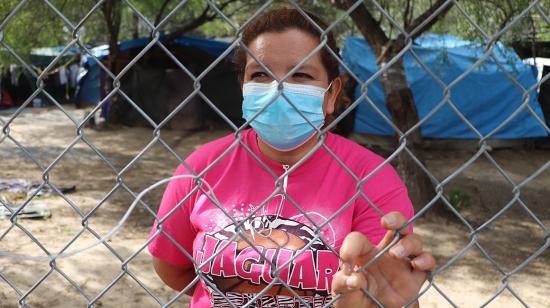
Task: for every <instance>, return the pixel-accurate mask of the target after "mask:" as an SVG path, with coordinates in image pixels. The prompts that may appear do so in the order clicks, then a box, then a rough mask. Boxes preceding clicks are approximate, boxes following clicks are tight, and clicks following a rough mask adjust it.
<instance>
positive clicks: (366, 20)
mask: <svg viewBox="0 0 550 308" xmlns="http://www.w3.org/2000/svg"><path fill="white" fill-rule="evenodd" d="M333 3H334V4H335V5H336V6H337V7H338V8H340V9H342V10H348V9H349V8H350V7H351V6H352V5H353V4H354V3H355V0H333ZM350 17H351V19H353V21H354V22H355V25H356V26H357V29H358V30H359V31H360V32H361V34H362V35H363V37H364V38H365V40H366V41H367V43H369V45H370V46H371V48H372V50H373V51H374V53H375V54H376V55H380V54H381V53H382V49H383V46H384V44H386V43H387V42H388V41H389V39H388V37H387V36H386V33H384V30H382V28H381V26H380V23H378V22H377V21H376V20H375V19H374V17H373V16H372V14H371V13H370V12H369V10H368V9H367V8H366V7H365V5H364V4H361V5H359V6H358V7H356V8H355V10H353V11H352V12H351V13H350Z"/></svg>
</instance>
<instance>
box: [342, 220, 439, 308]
mask: <svg viewBox="0 0 550 308" xmlns="http://www.w3.org/2000/svg"><path fill="white" fill-rule="evenodd" d="M406 222H407V219H406V218H405V217H404V216H403V215H402V214H401V213H399V212H392V213H389V214H387V215H385V216H384V217H383V218H382V225H383V226H384V227H385V228H386V229H387V230H388V231H387V233H386V235H385V236H384V238H383V239H382V241H380V244H378V246H374V245H373V244H371V242H370V241H369V240H368V239H367V238H366V237H365V236H364V235H363V234H362V233H360V232H352V233H350V234H348V235H347V236H346V238H345V239H344V242H343V244H342V247H341V248H340V259H341V260H340V262H341V267H340V270H339V271H338V272H337V273H336V274H335V275H334V278H333V281H332V296H333V297H335V296H337V295H338V294H342V296H341V297H340V298H339V299H338V300H337V301H336V302H335V307H337V308H338V307H346V308H349V307H360V308H363V307H375V306H376V305H375V303H374V302H372V301H371V300H370V299H369V297H368V296H367V295H366V294H365V293H364V292H363V291H362V290H361V288H366V289H367V290H368V291H369V292H370V294H371V295H373V296H374V297H375V298H376V299H377V300H378V301H379V302H380V303H381V304H383V305H384V306H385V307H402V306H404V305H406V304H407V303H409V302H410V301H411V300H413V299H414V298H415V297H416V295H417V294H418V292H419V291H420V288H421V287H422V284H423V283H424V282H425V281H426V278H427V271H432V270H434V268H435V260H434V258H433V257H432V255H431V254H429V253H427V252H424V251H423V250H422V240H421V239H420V237H419V236H418V235H416V234H408V232H407V228H403V229H402V230H400V229H401V227H402V226H403V225H404V224H405V223H406ZM396 230H399V233H400V234H401V235H402V237H401V238H400V240H399V241H398V242H397V243H396V244H395V245H394V246H393V247H392V248H391V249H390V250H389V251H388V253H386V254H384V255H382V256H381V257H380V258H379V259H378V260H376V261H375V262H374V263H372V264H371V265H370V266H369V267H367V268H366V269H365V270H364V271H362V272H359V273H356V272H355V269H356V268H359V267H360V266H361V265H363V264H365V263H367V262H368V261H369V260H371V259H372V258H374V256H375V255H376V254H377V253H378V252H380V251H382V250H383V249H384V248H385V247H386V246H388V245H389V244H390V243H391V241H392V240H393V238H394V232H395V231H396Z"/></svg>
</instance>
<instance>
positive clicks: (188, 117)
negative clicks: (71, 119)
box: [77, 37, 242, 130]
mask: <svg viewBox="0 0 550 308" xmlns="http://www.w3.org/2000/svg"><path fill="white" fill-rule="evenodd" d="M160 40H161V41H162V40H163V37H161V38H160ZM149 42H150V39H149V38H140V39H135V40H130V41H124V42H121V43H120V44H119V48H120V56H119V61H120V62H119V63H117V66H118V67H124V66H125V65H127V64H128V63H129V62H130V61H131V60H132V59H133V58H134V57H135V56H136V55H137V54H138V53H139V52H140V51H141V50H143V48H144V47H145V46H146V45H147V44H148V43H149ZM228 47H229V44H228V43H226V42H221V41H216V40H211V39H203V38H192V37H180V38H177V39H175V40H173V41H172V42H171V43H170V44H169V45H168V46H167V48H168V49H169V50H170V51H171V52H172V53H173V54H174V56H175V57H176V58H177V59H178V60H179V61H180V62H181V63H182V64H184V65H185V66H186V68H187V69H188V70H189V71H190V72H191V73H192V74H193V75H194V76H198V75H200V74H201V73H202V72H203V71H204V70H205V69H206V68H207V67H208V66H209V65H210V64H211V63H212V62H213V61H214V60H215V59H216V58H217V57H218V56H219V55H221V54H222V53H223V52H224V51H225V50H226V49H227V48H228ZM92 52H93V54H94V55H95V56H96V57H97V58H98V59H100V60H101V59H105V58H106V57H107V55H108V54H109V50H108V47H107V46H106V45H104V46H99V47H96V48H94V49H92ZM86 66H87V69H88V70H87V73H86V74H85V75H83V76H81V81H80V88H79V90H78V94H77V104H79V105H83V104H97V103H98V102H99V101H100V100H101V93H100V90H101V84H102V82H104V83H105V82H112V81H111V80H108V76H107V74H106V73H105V72H103V70H102V69H101V68H100V66H99V65H98V63H97V61H96V60H95V59H93V58H92V57H88V59H87V60H86ZM102 80H103V81H102ZM200 85H201V92H202V93H204V95H205V96H206V97H207V98H208V99H209V100H210V101H211V102H212V103H213V104H214V105H215V106H216V108H218V109H219V110H220V111H222V112H223V113H224V114H225V115H226V116H227V117H228V118H229V119H230V120H232V121H233V122H234V123H242V119H241V93H240V87H239V85H238V81H237V78H236V75H235V71H234V69H233V67H232V65H231V63H230V61H227V60H225V59H224V60H223V61H221V62H219V63H218V64H217V65H215V66H214V67H213V68H212V70H211V71H210V72H209V73H207V74H206V75H205V76H204V77H203V78H202V79H201V80H200ZM121 89H122V91H123V92H124V93H125V94H126V95H128V97H129V98H130V99H132V100H133V101H134V102H135V103H136V105H138V106H139V107H140V108H141V109H142V110H143V112H144V113H145V114H147V116H148V117H150V118H151V119H152V120H153V121H155V122H156V123H160V122H161V121H163V120H164V119H165V117H166V116H167V115H169V114H170V113H171V112H172V111H173V110H174V109H176V108H177V106H178V105H179V104H180V103H181V102H182V101H183V100H184V99H185V98H186V97H187V96H188V95H189V94H190V93H192V92H193V90H194V81H193V80H192V79H191V78H190V77H189V76H188V75H187V74H186V73H185V72H184V71H183V70H181V69H180V68H179V67H178V66H177V65H176V63H175V62H174V61H173V60H172V59H171V58H170V57H169V56H168V55H167V54H166V53H165V52H164V51H163V50H161V49H160V48H159V47H157V46H154V47H153V48H151V49H150V50H149V51H148V52H147V53H146V54H145V56H144V57H143V58H141V59H140V60H139V61H138V62H137V63H136V64H135V65H133V66H132V67H131V69H130V70H129V71H128V72H127V73H126V74H125V75H124V77H123V78H122V80H121ZM118 102H122V104H119V103H117V104H114V105H113V106H112V107H113V108H110V107H111V106H109V107H107V108H106V110H107V112H106V114H105V116H106V117H108V118H110V119H111V121H112V122H118V123H122V124H125V125H130V126H133V125H146V126H147V125H149V124H148V123H149V122H148V120H147V119H146V118H145V117H143V115H142V114H141V113H140V112H139V111H137V110H136V109H135V108H134V107H133V106H131V104H129V103H128V102H127V101H126V100H125V99H124V98H122V97H120V96H119V97H118ZM115 105H116V109H115ZM220 120H221V118H220V117H219V116H218V115H217V114H216V113H215V112H214V111H213V109H212V108H211V107H210V106H208V105H207V103H205V101H204V99H203V98H201V97H199V96H198V95H195V96H194V97H193V98H192V99H191V100H190V101H189V102H188V103H187V104H186V106H185V107H184V108H183V109H182V110H181V111H179V112H178V113H177V114H176V115H175V116H174V118H172V120H171V121H170V123H169V127H171V128H174V129H183V130H191V129H198V128H203V127H205V126H208V125H211V124H213V122H219V121H220Z"/></svg>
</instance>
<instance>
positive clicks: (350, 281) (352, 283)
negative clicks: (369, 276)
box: [346, 276, 359, 289]
mask: <svg viewBox="0 0 550 308" xmlns="http://www.w3.org/2000/svg"><path fill="white" fill-rule="evenodd" d="M346 286H347V287H348V288H350V289H355V288H357V287H359V278H357V276H350V277H348V278H347V279H346Z"/></svg>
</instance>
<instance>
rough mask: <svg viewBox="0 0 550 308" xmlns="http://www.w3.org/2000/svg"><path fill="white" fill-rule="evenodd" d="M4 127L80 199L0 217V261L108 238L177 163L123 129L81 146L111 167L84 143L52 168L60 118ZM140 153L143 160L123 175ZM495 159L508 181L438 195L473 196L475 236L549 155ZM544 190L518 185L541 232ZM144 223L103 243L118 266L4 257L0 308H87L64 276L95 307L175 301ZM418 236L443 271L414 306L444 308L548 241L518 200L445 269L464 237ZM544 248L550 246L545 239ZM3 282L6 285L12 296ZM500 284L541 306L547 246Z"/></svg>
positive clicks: (502, 153)
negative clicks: (35, 215)
mask: <svg viewBox="0 0 550 308" xmlns="http://www.w3.org/2000/svg"><path fill="white" fill-rule="evenodd" d="M69 112H70V113H71V114H72V115H73V116H74V117H75V118H76V119H80V118H81V117H82V116H83V113H84V112H83V111H82V110H74V109H69ZM8 118H9V115H7V114H0V119H2V120H3V121H6V120H7V119H8ZM0 124H1V123H0ZM10 128H11V132H10V135H11V136H12V137H13V138H14V139H16V140H17V141H18V142H20V143H21V144H22V145H24V146H25V147H26V149H27V150H28V151H29V152H30V153H32V154H33V155H34V156H35V157H36V158H37V161H38V162H39V163H40V164H42V165H43V166H44V167H48V166H50V167H53V168H51V171H49V172H48V176H49V180H50V182H52V183H55V184H56V185H58V186H60V187H63V186H72V185H76V187H77V191H76V192H74V193H71V194H67V195H66V199H64V198H62V197H60V196H58V195H55V194H54V195H52V196H50V197H46V198H42V199H41V200H37V202H38V201H39V202H43V203H45V204H47V206H48V207H49V209H50V210H51V212H52V216H51V217H50V218H48V219H42V220H19V221H18V224H17V225H16V226H12V225H11V223H10V222H9V221H7V220H0V236H2V237H0V252H5V251H9V252H11V253H15V254H19V255H27V256H29V255H31V256H44V255H45V254H44V252H43V251H42V250H41V248H39V246H38V245H36V244H35V243H34V242H33V241H32V240H31V239H30V238H29V236H28V235H27V234H26V233H30V234H32V236H33V237H35V239H36V240H37V241H39V242H40V243H42V245H43V247H44V248H45V249H47V250H48V251H50V252H57V251H59V250H60V249H62V248H63V247H65V246H66V245H67V244H68V243H70V242H71V241H72V240H73V239H75V238H76V237H77V236H78V235H79V234H80V233H81V232H82V236H80V237H78V239H77V240H76V241H75V242H74V243H73V244H72V245H71V248H70V249H69V250H71V249H74V248H78V247H83V246H85V245H86V244H89V243H91V242H92V241H93V240H94V236H93V235H92V234H91V232H90V230H93V231H94V232H96V233H97V234H99V235H105V234H106V233H107V232H108V231H109V230H110V229H111V228H112V227H113V226H114V225H115V224H116V222H117V221H118V220H119V219H120V218H121V217H122V215H123V214H124V212H125V211H126V209H127V208H128V206H129V205H130V204H131V202H132V201H133V197H132V196H131V194H137V193H139V192H140V191H142V190H143V189H145V188H146V187H148V186H149V185H151V184H153V183H154V182H156V181H157V180H159V179H161V178H165V177H168V176H170V175H171V173H172V171H173V169H174V168H175V166H176V165H177V164H178V160H177V159H176V158H175V157H174V155H173V154H172V153H170V152H169V151H168V150H167V149H166V148H165V147H163V146H162V145H161V144H159V143H155V144H154V145H152V146H151V147H150V148H149V149H147V150H146V151H143V152H142V150H144V148H145V147H146V146H147V144H148V143H149V142H150V140H151V139H152V137H153V132H152V130H150V129H146V128H127V127H119V128H116V129H107V130H100V131H97V130H92V129H89V128H85V129H84V135H85V136H86V139H87V141H89V142H90V143H91V144H93V145H94V147H96V149H97V150H98V151H100V152H101V153H102V154H103V155H104V156H105V158H107V159H108V160H109V161H110V162H111V163H112V166H109V165H108V164H107V163H105V162H103V161H102V160H101V159H99V158H98V156H97V155H96V153H95V151H94V150H93V149H92V148H91V147H90V146H88V145H87V144H86V143H84V142H83V141H78V142H77V143H76V144H74V146H73V147H72V148H71V150H70V151H69V152H67V153H66V154H65V155H64V156H63V157H62V158H61V160H60V161H59V162H57V163H56V164H55V165H53V166H51V165H50V164H51V163H52V161H54V160H55V159H56V157H58V156H59V155H60V154H61V153H62V152H63V150H64V149H65V147H67V146H68V145H69V144H71V143H72V142H73V140H74V139H75V137H76V129H75V126H74V124H73V123H72V122H71V121H70V120H69V119H68V118H67V117H66V116H64V115H63V114H62V113H61V112H60V111H57V110H46V109H41V110H34V111H31V110H29V111H28V112H25V113H23V114H22V115H20V116H19V117H18V118H17V119H16V120H15V121H14V122H13V124H12V125H11V126H10ZM227 132H228V131H226V130H214V131H204V132H197V133H193V134H187V135H182V134H181V133H177V132H173V131H162V133H161V138H162V140H163V141H165V142H166V143H167V144H169V145H170V146H172V147H173V148H174V149H175V152H176V153H177V154H178V155H179V156H181V157H185V156H186V155H187V154H189V153H190V152H191V151H193V150H194V149H196V148H197V147H198V146H199V145H200V144H202V143H204V142H206V141H208V140H212V139H214V138H217V137H219V136H222V135H225V134H227ZM140 153H141V154H142V155H141V158H140V159H139V161H138V162H137V163H136V164H134V165H132V166H131V167H128V168H126V166H127V165H128V163H129V162H131V161H132V159H133V158H134V157H135V156H136V155H138V154H140ZM473 155H474V153H473V152H469V151H430V152H428V160H427V165H428V167H429V169H430V170H431V171H432V172H433V173H434V174H435V176H436V177H437V178H438V179H439V180H442V179H444V178H446V177H447V176H449V175H450V174H452V173H453V171H455V170H456V169H457V168H458V167H459V166H460V165H461V164H463V163H464V162H466V161H467V160H468V159H470V158H471V157H472V156H473ZM491 155H492V156H493V157H494V159H495V160H496V162H498V163H499V164H500V165H501V166H502V168H503V169H504V170H505V172H506V174H507V176H509V178H508V179H507V178H506V177H505V176H503V175H502V174H501V173H499V171H498V169H497V168H495V167H494V165H492V163H491V162H490V161H489V160H488V159H486V158H484V157H481V158H480V159H478V160H477V161H476V162H475V163H474V164H473V165H472V166H471V167H469V168H467V169H465V170H464V171H463V172H461V173H460V174H459V175H457V176H456V177H455V178H454V179H453V180H452V181H450V182H449V184H448V185H447V186H445V188H446V189H449V190H450V189H456V190H460V191H461V192H463V193H465V194H467V195H468V196H469V199H470V200H469V203H470V206H469V207H468V208H466V209H464V210H462V211H461V214H462V215H463V216H464V218H465V219H466V221H467V222H468V223H469V224H470V225H471V227H472V228H474V229H475V228H478V227H480V226H481V225H482V224H483V223H484V222H485V221H486V220H487V219H489V218H490V217H492V216H493V215H495V214H496V213H497V212H498V211H499V210H500V209H501V208H502V207H503V206H504V205H506V204H507V203H508V202H509V201H510V200H512V199H513V197H514V194H513V185H512V184H510V183H509V182H508V181H512V182H514V183H519V182H521V181H523V180H524V179H526V178H527V177H528V176H529V175H531V174H532V173H533V172H535V171H536V170H537V169H538V168H540V167H541V166H542V165H543V164H544V163H546V162H547V161H548V160H549V158H550V152H548V151H536V150H533V151H524V150H499V151H493V152H492V153H491ZM0 161H1V168H0V178H4V179H6V178H7V179H16V178H22V179H27V180H36V181H39V180H41V179H42V171H41V170H40V168H39V167H38V166H37V165H36V164H34V163H33V162H32V161H31V160H30V159H28V158H27V157H26V156H25V155H24V152H23V151H22V150H20V149H19V148H17V146H16V145H15V144H14V142H12V141H11V140H9V139H6V140H4V141H3V142H2V143H0ZM111 167H112V168H114V170H113V169H112V168H111ZM121 171H123V172H122V173H121V175H120V179H122V180H123V182H124V183H125V185H126V187H120V186H118V185H117V178H116V175H115V174H116V173H117V172H121ZM163 188H164V187H160V188H159V189H156V190H154V191H152V192H151V193H150V194H148V195H147V196H146V197H145V198H144V201H145V203H147V204H148V205H150V208H151V209H153V210H155V209H156V204H157V203H158V201H159V199H160V196H161V194H162V191H163ZM549 192H550V170H546V171H545V172H543V173H542V174H541V175H540V176H539V177H537V178H536V179H534V180H533V181H531V182H529V183H528V184H527V185H526V186H525V187H523V188H522V189H521V194H520V195H519V197H520V198H521V200H522V201H523V202H524V203H525V204H526V205H527V206H528V207H529V209H530V210H531V211H532V213H533V214H535V215H536V216H537V217H538V219H540V221H541V222H542V223H543V224H544V225H546V227H547V228H548V227H550V211H549V210H548V206H549V203H548V199H547V198H548V193H549ZM98 203H99V204H100V206H99V207H97V205H98ZM92 209H95V211H94V212H93V215H91V216H90V218H89V219H88V220H87V224H86V226H87V228H88V229H84V228H83V224H82V216H83V215H86V214H88V213H90V211H91V210H92ZM79 212H80V213H79ZM450 217H451V216H450ZM151 224H152V216H151V214H150V212H149V210H148V209H147V208H145V207H138V208H137V209H136V211H135V212H134V213H133V214H132V215H131V217H130V220H129V221H128V222H127V223H126V224H125V225H124V227H123V228H122V229H121V230H120V232H119V233H118V234H117V235H116V236H115V237H114V238H113V239H112V240H111V241H110V242H109V245H110V247H112V249H113V250H114V251H116V253H117V254H118V257H116V256H115V255H114V254H113V253H111V252H110V251H109V250H108V249H107V248H105V246H99V247H96V248H95V249H92V250H89V251H87V252H84V253H81V254H79V255H75V256H72V257H68V258H64V259H60V260H57V261H56V262H55V270H53V271H52V270H51V268H50V264H49V261H26V260H21V259H11V258H7V257H4V256H0V307H17V306H18V300H19V298H20V297H21V296H24V295H27V293H28V296H25V298H26V300H25V303H26V304H28V305H30V306H31V307H82V306H85V305H86V303H87V302H89V300H88V299H86V297H85V296H83V295H82V294H80V293H79V292H77V291H76V289H75V288H74V287H73V286H72V285H71V283H70V282H69V281H68V280H67V279H66V278H65V277H69V278H70V280H71V281H72V282H73V283H74V284H77V285H78V286H79V287H80V288H81V289H82V290H84V292H85V294H86V296H88V297H89V298H90V299H95V298H98V300H97V306H98V307H150V306H155V305H157V302H156V301H155V299H153V297H151V296H150V295H149V294H148V293H147V292H146V291H144V289H143V288H142V287H141V286H140V285H143V286H145V287H146V288H147V289H148V290H149V292H151V293H152V294H154V296H156V297H157V299H158V300H159V301H161V302H163V303H165V302H167V301H168V300H170V299H171V298H172V297H174V296H175V295H176V294H177V293H176V292H174V291H172V290H170V289H169V288H168V287H166V286H164V284H163V283H162V282H161V281H160V280H159V278H157V276H156V275H155V273H154V271H153V269H152V265H151V262H150V256H149V254H148V253H147V251H146V250H145V249H144V246H145V241H146V237H147V234H148V231H149V229H150V226H151ZM416 232H418V233H419V234H421V235H422V236H423V238H424V241H425V243H426V244H425V246H427V248H428V249H429V250H430V251H431V252H432V253H433V254H434V255H435V256H436V258H437V261H438V265H439V267H440V268H442V267H444V270H443V271H442V272H441V273H440V274H439V275H437V276H436V277H435V279H434V284H433V286H432V287H431V288H430V289H429V290H428V291H427V292H426V294H425V295H424V296H422V297H421V305H422V306H423V307H447V306H451V304H450V303H449V302H448V301H447V300H446V299H445V297H444V296H442V295H441V294H442V293H443V294H445V296H446V297H447V298H448V299H450V300H451V301H452V302H453V303H454V304H456V305H459V306H464V307H477V306H480V305H482V304H483V303H485V302H486V301H488V300H489V299H491V297H492V296H493V294H495V293H496V292H498V291H499V290H500V288H501V287H502V286H503V284H502V279H503V278H504V277H505V276H504V274H503V273H508V272H512V271H514V269H515V268H516V267H518V266H519V265H520V264H521V263H522V262H523V261H524V260H526V259H527V258H528V257H529V256H531V255H532V254H533V253H534V252H535V251H537V249H539V248H540V247H541V246H542V245H543V244H544V236H545V234H544V230H543V229H542V228H541V227H540V226H538V225H537V223H536V222H535V220H533V218H532V217H530V216H529V214H528V213H527V211H525V210H524V209H522V207H521V205H520V204H519V203H518V202H515V203H514V204H513V205H512V206H511V208H510V210H509V211H507V212H506V213H505V214H504V215H503V216H502V217H501V218H499V219H498V220H496V221H495V222H494V223H492V224H490V225H489V226H487V227H486V228H483V229H482V230H481V231H479V232H477V233H476V236H475V237H474V238H475V239H477V242H478V243H479V247H478V246H476V245H473V246H471V248H470V249H469V250H467V251H466V253H465V254H464V255H463V256H462V257H460V258H459V259H458V260H456V262H454V263H452V265H450V266H449V267H446V265H447V264H448V262H449V261H450V260H452V258H453V257H454V256H455V255H456V254H457V253H458V252H460V251H461V250H462V249H463V248H465V247H467V246H468V244H469V243H470V242H471V241H472V236H471V233H470V231H469V229H468V228H467V227H466V226H465V225H464V224H463V223H461V222H460V221H459V219H458V218H456V217H454V218H452V217H451V218H433V217H432V218H421V219H420V220H419V221H418V222H417V223H416ZM546 239H547V241H549V239H548V234H546ZM468 247H469V246H468ZM480 247H481V248H483V249H484V251H485V253H486V254H487V255H489V256H491V257H492V258H493V259H494V261H495V262H496V263H497V264H498V268H497V267H496V266H495V265H494V264H493V263H491V262H489V261H488V260H487V259H485V258H484V257H483V254H482V253H481V251H480ZM126 261H128V262H127V263H126ZM123 267H127V268H128V270H129V273H131V275H122V273H123V271H122V268H123ZM501 271H502V272H501ZM2 277H4V279H2ZM5 279H8V280H9V281H10V282H11V283H12V284H14V285H15V286H16V288H17V290H18V291H16V290H14V288H12V287H11V286H10V285H9V284H8V283H6V281H5ZM42 279H43V281H42ZM40 281H42V282H40ZM38 282H40V283H38ZM507 282H508V284H507V286H508V287H509V289H504V291H503V292H502V294H501V295H500V296H499V297H497V299H495V300H494V301H493V302H491V303H490V304H489V306H491V307H521V306H522V303H520V302H519V301H518V300H516V299H515V298H514V296H513V295H512V293H511V291H512V292H514V293H515V294H517V295H518V296H520V297H521V298H522V300H523V301H524V303H525V304H527V305H529V306H531V307H549V306H550V296H549V295H548V294H549V292H550V249H546V250H545V251H544V252H543V253H542V254H541V255H540V256H538V257H537V258H535V259H534V260H532V262H531V263H529V265H528V266H527V267H526V268H524V269H522V270H520V271H518V272H517V273H515V274H514V275H512V276H511V277H510V278H509V279H508V280H507ZM18 292H20V293H21V294H18ZM440 292H441V293H440ZM185 300H186V299H185V298H181V299H179V300H178V302H179V303H183V302H185ZM179 306H181V305H179Z"/></svg>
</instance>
